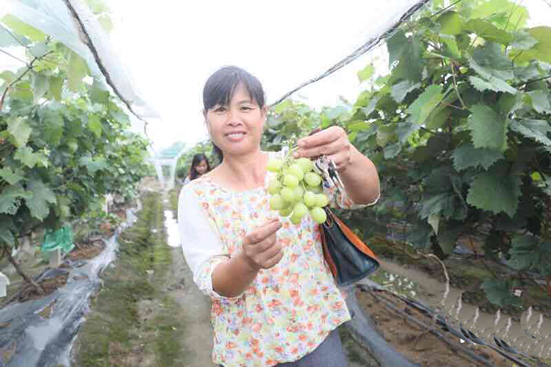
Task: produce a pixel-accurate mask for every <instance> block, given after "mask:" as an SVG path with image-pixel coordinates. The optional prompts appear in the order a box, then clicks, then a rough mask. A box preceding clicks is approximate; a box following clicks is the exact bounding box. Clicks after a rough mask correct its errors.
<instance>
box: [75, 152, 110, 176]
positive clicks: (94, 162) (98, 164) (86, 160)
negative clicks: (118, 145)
mask: <svg viewBox="0 0 551 367" xmlns="http://www.w3.org/2000/svg"><path fill="white" fill-rule="evenodd" d="M79 164H80V165H81V166H84V167H86V169H87V170H88V172H90V174H91V175H94V174H96V172H97V171H99V170H102V169H105V168H107V163H106V162H105V159H103V158H96V159H93V158H92V157H91V156H89V155H86V156H84V157H82V158H80V160H79Z"/></svg>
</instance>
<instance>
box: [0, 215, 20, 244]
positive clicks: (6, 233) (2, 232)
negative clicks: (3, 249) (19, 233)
mask: <svg viewBox="0 0 551 367" xmlns="http://www.w3.org/2000/svg"><path fill="white" fill-rule="evenodd" d="M14 227H15V226H14V225H13V221H12V220H11V218H10V217H6V216H5V215H0V245H1V244H2V243H4V244H7V245H8V246H12V247H13V246H15V237H14V235H13V232H15V231H16V230H17V229H16V228H14Z"/></svg>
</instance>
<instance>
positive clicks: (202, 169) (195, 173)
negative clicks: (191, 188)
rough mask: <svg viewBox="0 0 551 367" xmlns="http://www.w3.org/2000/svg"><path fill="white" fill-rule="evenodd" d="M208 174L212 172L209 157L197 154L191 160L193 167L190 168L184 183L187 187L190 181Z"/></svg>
mask: <svg viewBox="0 0 551 367" xmlns="http://www.w3.org/2000/svg"><path fill="white" fill-rule="evenodd" d="M207 172H210V164H209V160H208V158H207V156H206V155H204V154H202V153H199V154H195V155H194V156H193V159H192V160H191V167H190V168H189V174H188V176H187V177H186V179H185V181H184V185H187V184H188V183H189V182H190V181H193V180H195V179H196V178H199V177H201V176H202V175H204V174H205V173H207Z"/></svg>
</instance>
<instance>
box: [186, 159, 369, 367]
mask: <svg viewBox="0 0 551 367" xmlns="http://www.w3.org/2000/svg"><path fill="white" fill-rule="evenodd" d="M271 154H273V153H271ZM273 177H274V174H273V173H271V172H268V174H267V175H266V184H265V185H264V187H260V188H256V189H253V190H248V191H241V192H235V191H231V190H229V189H225V188H223V187H220V186H218V185H217V184H216V183H214V182H213V181H211V180H210V179H209V178H207V177H201V178H199V179H197V180H194V181H192V182H190V183H189V184H188V185H186V186H184V188H183V189H182V191H181V193H180V198H179V205H178V210H179V213H178V218H179V229H180V234H181V241H182V249H183V252H184V256H185V258H186V261H187V263H188V265H189V266H190V268H191V270H192V272H193V276H194V282H195V283H196V284H197V286H198V287H199V289H201V291H203V292H204V293H205V294H207V295H209V296H210V297H211V300H212V310H211V319H212V323H213V326H214V348H213V352H212V358H213V362H214V363H216V364H222V365H224V366H274V365H276V364H279V363H285V362H292V361H296V360H298V359H300V358H302V357H304V356H305V355H307V354H308V353H310V352H312V351H314V349H316V347H317V346H318V345H320V344H321V343H322V342H323V340H324V339H325V338H326V337H327V335H328V334H329V333H330V332H331V331H332V330H333V329H335V328H336V327H337V326H339V325H340V324H342V323H344V322H345V321H348V320H349V319H350V314H349V312H348V309H347V307H346V303H345V300H344V296H343V295H342V294H341V291H340V290H339V289H338V288H337V286H336V284H335V282H334V280H333V277H332V274H331V271H330V270H329V267H328V266H327V265H326V263H325V261H324V259H323V253H322V247H321V240H320V232H319V229H318V225H317V224H316V223H315V222H314V221H313V220H312V219H311V218H310V217H309V216H306V217H305V219H303V221H302V223H301V224H298V225H294V224H292V223H291V222H290V220H289V219H287V218H282V223H283V226H282V228H281V229H280V230H279V231H278V232H277V240H278V241H279V242H280V244H281V245H282V247H283V249H284V256H283V258H282V260H281V261H280V262H279V263H278V264H277V265H276V266H274V267H273V268H271V269H266V270H265V269H261V270H260V272H259V273H258V275H257V277H256V278H255V280H254V281H253V283H252V284H251V285H250V286H249V287H248V289H247V290H246V291H245V292H244V293H243V294H241V295H240V296H238V297H233V298H227V297H223V296H221V295H219V294H217V293H216V292H215V291H214V290H213V288H212V278H211V277H212V273H213V271H214V269H215V267H216V266H217V265H218V264H220V263H221V262H224V261H227V260H228V259H229V258H230V257H231V256H232V254H234V253H236V252H237V251H239V250H240V248H241V242H242V239H243V237H244V236H245V235H246V234H247V233H249V232H250V231H252V230H254V229H255V228H256V227H258V226H259V225H261V224H263V223H265V222H266V221H267V220H268V219H269V218H273V217H274V216H276V215H277V213H276V212H275V211H273V210H271V209H270V207H269V204H268V201H269V194H268V192H267V182H269V180H270V179H271V178H273ZM324 190H325V191H326V194H327V195H328V196H329V198H330V202H331V205H332V206H335V205H338V206H340V207H342V208H352V207H353V206H355V205H353V203H352V202H351V201H350V200H349V199H348V198H347V197H341V195H340V194H337V193H335V191H336V190H331V189H328V188H324ZM358 207H359V206H358Z"/></svg>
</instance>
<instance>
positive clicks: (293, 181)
mask: <svg viewBox="0 0 551 367" xmlns="http://www.w3.org/2000/svg"><path fill="white" fill-rule="evenodd" d="M298 182H299V181H298V178H297V177H296V176H294V175H292V174H288V175H286V176H285V177H284V178H283V183H284V184H285V186H287V187H290V188H294V187H297V186H298Z"/></svg>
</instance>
